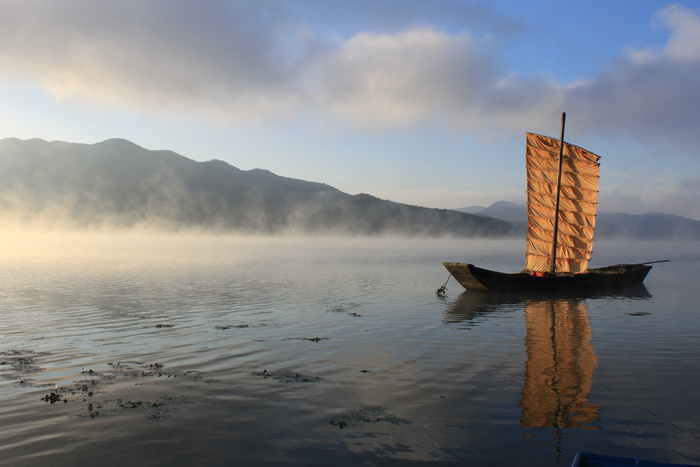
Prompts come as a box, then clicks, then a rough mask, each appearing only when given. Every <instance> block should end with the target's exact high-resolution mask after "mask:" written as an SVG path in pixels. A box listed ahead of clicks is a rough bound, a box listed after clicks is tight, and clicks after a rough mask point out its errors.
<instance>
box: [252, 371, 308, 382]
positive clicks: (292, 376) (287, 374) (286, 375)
mask: <svg viewBox="0 0 700 467" xmlns="http://www.w3.org/2000/svg"><path fill="white" fill-rule="evenodd" d="M251 374H252V375H253V376H262V377H263V378H265V379H267V378H271V379H274V380H277V381H279V382H280V383H285V384H289V383H315V382H317V381H321V379H322V378H321V377H319V376H312V375H309V374H306V373H300V372H298V371H288V370H279V371H273V372H268V371H267V370H263V371H253V372H251Z"/></svg>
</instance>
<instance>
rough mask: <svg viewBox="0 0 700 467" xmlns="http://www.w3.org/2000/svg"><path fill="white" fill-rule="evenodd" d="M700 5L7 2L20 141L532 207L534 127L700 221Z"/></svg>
mask: <svg viewBox="0 0 700 467" xmlns="http://www.w3.org/2000/svg"><path fill="white" fill-rule="evenodd" d="M699 83H700V4H699V3H697V2H695V1H690V0H682V1H676V2H666V1H657V0H636V1H634V2H630V1H624V0H589V1H579V2H574V1H564V0H529V1H527V2H523V1H521V0H493V1H467V0H431V1H423V0H403V1H401V0H354V1H340V0H326V1H316V0H277V1H273V0H271V1H230V0H212V1H207V2H198V1H195V0H145V1H139V2H135V1H134V2H130V1H121V2H115V1H106V0H93V1H89V2H86V1H79V0H60V1H55V0H6V1H3V2H0V137H2V138H5V137H17V138H21V139H29V138H35V137H36V138H42V139H46V140H49V141H51V140H61V141H70V142H79V143H90V144H91V143H96V142H100V141H103V140H105V139H109V138H124V139H127V140H130V141H133V142H134V143H136V144H139V145H141V146H143V147H146V148H148V149H170V150H173V151H175V152H177V153H179V154H182V155H183V156H185V157H188V158H191V159H195V160H210V159H221V160H225V161H227V162H228V163H230V164H232V165H234V166H236V167H239V168H241V169H251V168H264V169H268V170H271V171H273V172H275V173H277V174H278V175H283V176H288V177H293V178H300V179H304V180H310V181H317V182H323V183H327V184H329V185H332V186H334V187H336V188H338V189H340V190H342V191H345V192H347V193H351V194H356V193H363V192H364V193H370V194H373V195H375V196H378V197H380V198H384V199H391V200H393V201H398V202H403V203H408V204H414V205H421V206H428V207H439V208H459V207H464V206H469V205H474V204H480V205H489V204H491V203H492V202H495V201H498V200H510V201H524V199H525V170H524V134H525V132H526V131H534V132H538V133H543V134H547V135H550V136H558V133H559V119H560V115H561V112H562V111H566V112H567V130H566V135H567V136H566V139H567V141H569V142H571V143H573V144H577V145H579V146H583V147H585V148H586V149H588V150H590V151H592V152H595V153H597V154H599V155H600V156H601V157H602V160H601V163H602V166H601V167H602V169H601V187H600V189H601V193H600V197H599V201H600V209H601V210H603V211H608V212H615V211H619V212H628V213H645V212H669V213H675V214H679V215H684V216H687V217H691V218H694V219H700V203H698V200H699V199H700V131H698V130H699V128H700V86H699V85H698V84H699Z"/></svg>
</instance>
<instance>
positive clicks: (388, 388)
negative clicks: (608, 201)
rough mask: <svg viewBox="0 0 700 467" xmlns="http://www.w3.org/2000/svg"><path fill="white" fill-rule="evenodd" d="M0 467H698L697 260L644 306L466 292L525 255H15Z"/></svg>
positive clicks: (435, 247)
mask: <svg viewBox="0 0 700 467" xmlns="http://www.w3.org/2000/svg"><path fill="white" fill-rule="evenodd" d="M3 240H4V241H3V246H2V248H1V249H2V258H3V266H4V268H3V274H2V280H1V281H0V316H1V317H2V319H1V320H0V401H1V402H0V459H2V464H3V465H10V466H25V465H26V466H30V465H31V466H34V465H51V466H64V465H66V466H67V465H71V466H74V465H78V464H82V465H96V464H99V465H103V466H111V465H115V466H116V465H128V464H132V465H139V466H148V465H154V466H160V465H207V466H210V465H263V466H266V465H269V466H294V465H376V466H382V465H411V466H413V465H499V466H509V465H513V466H515V465H553V466H554V465H561V466H568V465H570V464H571V461H572V459H573V457H574V455H575V454H576V452H579V451H587V452H595V453H601V454H610V455H619V456H633V457H639V458H645V459H651V460H656V461H662V462H675V463H686V464H700V339H698V332H699V331H700V312H699V310H698V308H699V305H698V304H700V287H699V286H698V284H699V283H700V243H699V242H695V243H692V242H689V243H680V244H678V243H664V242H650V243H642V242H624V241H599V242H597V244H596V251H595V253H594V259H593V261H592V262H591V266H592V267H597V266H604V265H608V264H615V263H619V262H642V261H653V260H661V259H669V260H671V261H670V262H669V263H661V264H658V265H654V268H653V269H652V271H651V272H650V274H649V276H648V278H647V280H646V281H645V285H646V288H645V289H643V290H640V291H634V292H631V293H627V294H624V295H620V296H598V297H565V298H557V299H539V298H534V297H504V296H497V295H488V294H487V295H483V294H474V293H465V292H464V291H463V289H462V288H461V286H460V285H459V284H457V283H456V282H455V281H454V280H453V279H452V280H450V281H448V283H447V288H448V290H447V296H446V297H444V298H440V297H437V296H436V294H435V290H436V289H437V288H438V287H439V286H441V285H442V284H443V283H445V281H446V280H447V279H448V271H446V270H445V269H444V268H443V266H442V265H441V262H442V261H463V262H467V261H468V262H474V263H475V264H477V265H480V266H483V267H487V268H491V269H498V270H502V271H506V272H516V271H518V270H520V269H521V268H522V265H523V263H524V255H523V250H524V242H522V241H495V240H494V241H485V240H464V241H457V240H444V239H443V240H440V239H432V240H419V239H414V240H402V239H338V238H336V239H328V238H307V239H303V238H279V239H275V238H244V237H226V236H207V235H189V236H184V235H183V236H167V235H142V236H139V235H136V234H121V235H119V234H109V233H103V234H91V235H88V234H78V233H74V234H63V233H56V232H55V233H24V232H6V233H5V234H3Z"/></svg>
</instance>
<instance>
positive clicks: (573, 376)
mask: <svg viewBox="0 0 700 467" xmlns="http://www.w3.org/2000/svg"><path fill="white" fill-rule="evenodd" d="M525 322H526V327H527V337H526V345H527V362H526V364H525V383H524V387H523V391H522V394H521V398H520V406H521V408H522V417H521V419H520V421H521V424H522V425H523V426H525V427H556V428H582V427H585V428H594V427H592V426H590V425H586V424H591V423H594V422H596V421H597V420H598V411H599V410H600V408H601V406H599V405H597V404H593V403H591V402H589V401H588V394H589V393H590V390H591V384H592V382H593V372H594V370H595V367H596V364H597V358H596V354H595V351H594V349H593V345H592V344H591V325H590V322H589V319H588V314H587V311H586V305H585V301H584V300H581V299H564V300H543V301H533V302H528V303H527V304H526V306H525Z"/></svg>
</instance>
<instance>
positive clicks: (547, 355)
mask: <svg viewBox="0 0 700 467" xmlns="http://www.w3.org/2000/svg"><path fill="white" fill-rule="evenodd" d="M649 297H650V294H649V292H648V291H647V289H646V288H645V287H644V286H643V285H641V284H640V285H638V286H634V287H632V288H628V289H624V290H618V291H616V293H615V294H613V295H610V294H607V295H600V294H599V295H588V296H581V295H575V296H566V295H561V294H559V295H557V296H552V295H551V294H550V295H549V296H534V295H512V294H511V295H503V294H499V295H494V294H488V293H485V294H478V293H474V292H464V293H463V294H462V295H461V296H460V297H459V298H458V299H457V301H456V302H454V304H453V306H452V307H451V308H450V309H449V310H448V313H447V317H446V319H445V320H446V322H448V323H451V324H454V323H465V324H466V325H467V326H468V327H472V326H475V325H476V324H478V323H479V322H482V321H485V320H486V319H488V318H487V317H488V316H489V315H490V314H491V315H492V314H493V313H494V312H513V311H517V310H523V311H524V315H525V325H526V331H527V334H526V337H525V346H526V353H527V360H526V362H525V378H524V384H523V389H522V392H521V397H520V407H521V410H522V413H521V418H520V423H521V425H522V426H523V427H554V428H556V429H557V431H558V430H559V429H561V428H587V429H597V428H596V427H595V425H594V424H595V423H596V422H597V421H598V418H599V412H600V409H601V406H600V405H598V404H594V403H592V402H589V401H588V395H589V393H590V390H591V385H592V383H593V372H594V371H595V367H596V365H597V357H596V354H595V350H594V348H593V344H592V342H591V337H592V332H591V324H590V320H589V317H588V311H587V308H586V301H587V300H597V299H607V300H614V299H616V298H640V299H643V298H649Z"/></svg>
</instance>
